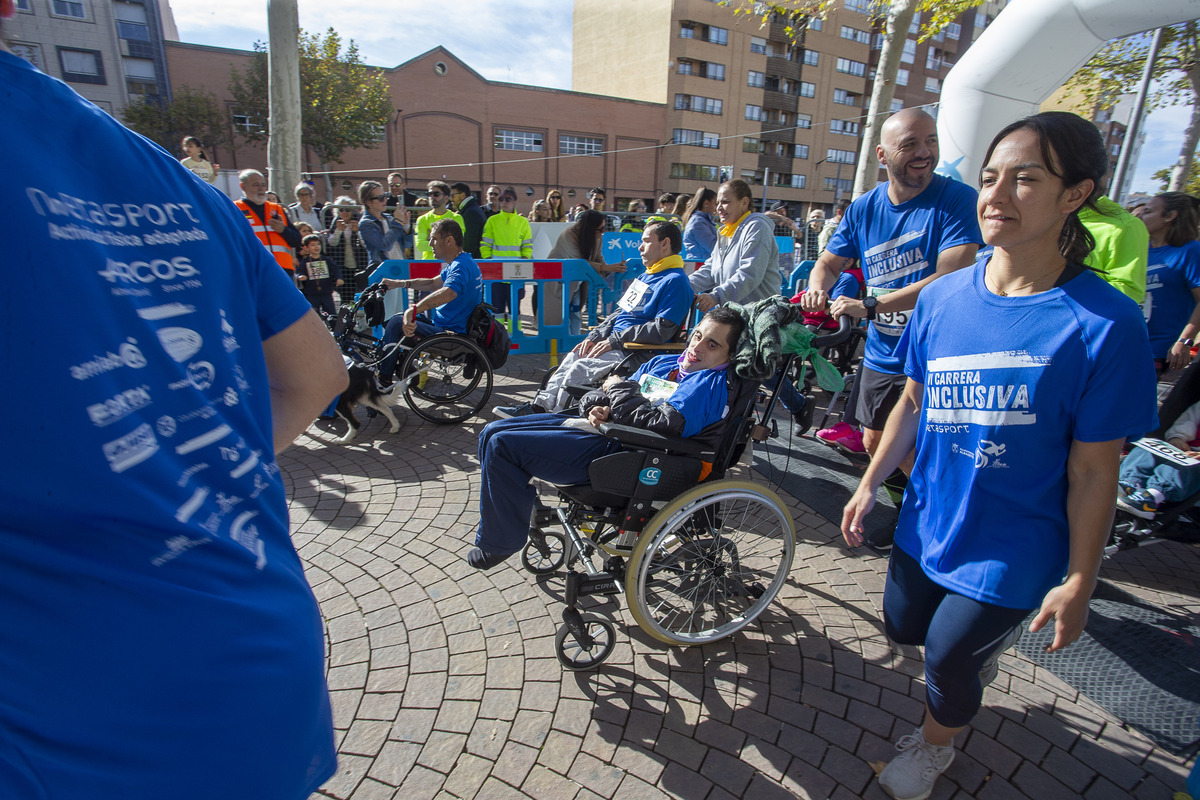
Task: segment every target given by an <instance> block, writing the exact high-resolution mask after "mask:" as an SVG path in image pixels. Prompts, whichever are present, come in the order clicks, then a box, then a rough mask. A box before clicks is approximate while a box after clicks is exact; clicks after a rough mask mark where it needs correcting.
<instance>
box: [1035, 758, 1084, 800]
mask: <svg viewBox="0 0 1200 800" xmlns="http://www.w3.org/2000/svg"><path fill="white" fill-rule="evenodd" d="M1041 767H1042V769H1044V770H1045V771H1046V772H1048V773H1050V774H1051V775H1053V776H1054V777H1055V778H1057V779H1058V780H1059V781H1061V782H1062V783H1063V784H1064V785H1065V786H1067V787H1068V788H1070V789H1071V790H1073V791H1074V792H1075V793H1076V794H1082V793H1083V790H1084V789H1086V788H1087V787H1088V786H1089V785H1091V783H1092V780H1093V779H1094V778H1095V777H1096V771H1095V770H1093V769H1092V768H1091V767H1089V766H1088V765H1086V764H1084V763H1083V762H1082V761H1080V760H1078V759H1077V758H1075V757H1074V756H1072V755H1070V754H1069V753H1067V752H1066V751H1064V750H1062V749H1060V748H1058V747H1051V748H1050V752H1049V753H1047V754H1046V757H1045V759H1043V760H1042V763H1041Z"/></svg>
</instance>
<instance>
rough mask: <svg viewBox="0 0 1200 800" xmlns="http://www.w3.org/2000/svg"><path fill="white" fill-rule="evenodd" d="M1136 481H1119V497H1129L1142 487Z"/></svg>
mask: <svg viewBox="0 0 1200 800" xmlns="http://www.w3.org/2000/svg"><path fill="white" fill-rule="evenodd" d="M1141 488H1142V487H1141V486H1138V485H1137V484H1136V483H1126V482H1125V481H1117V497H1127V496H1129V495H1131V494H1133V493H1134V492H1136V491H1137V490H1138V489H1141Z"/></svg>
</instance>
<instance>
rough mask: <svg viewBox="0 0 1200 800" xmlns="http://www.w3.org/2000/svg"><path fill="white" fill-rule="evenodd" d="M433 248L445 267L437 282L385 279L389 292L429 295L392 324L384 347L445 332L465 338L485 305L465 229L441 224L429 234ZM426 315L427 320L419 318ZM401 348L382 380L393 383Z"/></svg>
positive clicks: (384, 365) (388, 361)
mask: <svg viewBox="0 0 1200 800" xmlns="http://www.w3.org/2000/svg"><path fill="white" fill-rule="evenodd" d="M429 246H430V247H431V248H432V249H433V254H434V256H436V257H437V259H438V260H439V261H441V262H442V263H443V264H445V266H443V267H442V271H441V273H440V274H439V275H438V277H436V278H409V279H404V280H394V279H392V278H384V279H383V280H382V283H383V285H384V286H385V287H387V288H388V289H406V290H407V289H415V290H416V291H418V292H428V294H425V295H424V296H422V297H421V299H420V300H418V301H417V302H416V303H414V304H413V305H411V306H409V307H408V308H407V309H405V310H404V312H403V313H401V314H396V315H395V316H394V317H392V318H391V319H390V320H388V323H387V326H386V327H385V328H384V331H383V344H384V345H385V346H386V345H389V344H395V343H396V342H399V341H400V340H401V339H404V338H408V339H412V338H414V337H415V338H416V339H420V338H422V337H425V336H433V335H434V334H437V333H441V332H442V331H453V332H455V333H460V334H465V333H466V332H467V322H468V320H469V319H470V317H471V312H472V311H474V310H475V307H476V306H478V305H479V304H480V303H482V302H483V275H482V274H481V273H480V271H479V265H478V264H476V263H475V259H473V258H472V257H471V254H470V253H467V252H465V251H464V250H463V232H462V227H460V226H459V224H458V223H457V222H455V221H454V220H452V219H443V220H438V221H437V222H435V223H434V224H433V227H432V228H431V229H430V231H429ZM419 315H424V316H419ZM398 355H399V348H396V349H395V350H394V351H393V352H392V353H391V354H390V355H389V356H388V357H387V358H386V359H384V361H383V363H382V364H381V365H380V380H381V381H383V382H386V383H391V382H392V380H393V375H394V374H395V371H396V360H397V358H398Z"/></svg>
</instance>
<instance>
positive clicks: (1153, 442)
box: [1133, 439, 1200, 467]
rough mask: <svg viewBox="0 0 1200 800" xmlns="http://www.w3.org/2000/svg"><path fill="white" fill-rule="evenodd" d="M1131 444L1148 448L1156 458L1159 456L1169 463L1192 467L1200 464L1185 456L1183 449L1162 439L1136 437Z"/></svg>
mask: <svg viewBox="0 0 1200 800" xmlns="http://www.w3.org/2000/svg"><path fill="white" fill-rule="evenodd" d="M1133 446H1134V447H1140V448H1142V449H1143V450H1149V451H1150V452H1151V453H1153V454H1154V455H1155V457H1156V458H1161V459H1162V460H1163V461H1166V462H1167V463H1169V464H1177V465H1178V466H1181V467H1194V466H1196V465H1197V464H1200V461H1197V460H1196V459H1194V458H1191V457H1190V456H1185V455H1184V454H1183V451H1182V450H1180V449H1179V448H1178V447H1176V446H1175V445H1172V444H1167V443H1166V442H1164V441H1163V440H1162V439H1138V440H1137V441H1136V442H1134V443H1133Z"/></svg>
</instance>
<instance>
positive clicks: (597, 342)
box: [494, 220, 696, 417]
mask: <svg viewBox="0 0 1200 800" xmlns="http://www.w3.org/2000/svg"><path fill="white" fill-rule="evenodd" d="M682 247H683V235H682V234H681V233H680V232H679V227H678V226H677V225H675V223H673V222H666V221H662V220H660V221H659V222H654V223H651V224H650V225H647V226H646V229H645V230H644V231H642V243H641V245H640V246H639V247H638V252H639V253H641V255H642V263H643V264H645V265H646V272H645V273H644V274H642V275H639V276H638V277H637V280H635V281H633V283H632V284H631V285H630V286H629V289H628V290H627V291H626V292H625V294H624V295H622V297H621V300H620V301H619V302H618V303H617V306H618V307H619V308H620V309H621V310H620V311H618V312H617V313H616V314H613V315H612V316H611V317H609V318H608V319H606V320H604V322H602V323H600V324H599V325H597V326H596V327H595V328H592V331H591V333H589V334H588V335H587V338H585V339H584V340H583V341H582V342H580V343H579V344H577V345H576V346H575V348H574V349H573V350H571V352H570V353H567V356H566V358H564V359H563V360H562V363H561V364H559V366H558V369H557V370H555V371H554V374H553V375H551V376H550V380H549V382H547V384H546V388H545V389H543V390H542V391H540V392H538V394H537V397H535V398H534V400H533V402H532V403H523V404H521V405H519V406H497V407H496V408H495V409H494V411H495V413H496V416H498V417H521V416H526V415H528V414H544V413H546V412H547V411H551V412H558V411H562V410H563V407H564V406H565V405H566V404H567V401H568V400H569V399H570V398H569V395H568V394H567V391H566V387H567V386H572V385H576V386H595V385H596V384H598V383H599V382H600V381H601V380H602V379H603V378H604V376H606V375H608V373H610V372H611V371H612V370H613V369H615V368H616V366H617V365H618V364H620V363H621V362H622V361H624V360H625V359H626V358H627V357H628V356H629V354H630V353H629V351H627V350H626V349H625V345H626V344H652V345H653V344H663V343H665V342H669V341H671V340H672V339H674V338H675V335H676V334H677V333H678V332H679V330H680V328H682V327H683V325H684V324H685V323H686V321H687V320H686V319H685V318H686V317H687V313H688V311H690V310H691V307H692V300H693V299H694V298H695V296H696V294H695V292H693V291H692V284H691V283H690V282H689V281H688V277H687V273H686V272H684V269H683V257H682V256H680V255H679V251H680V249H681V248H682ZM638 363H639V362H636V361H635V362H634V363H632V364H628V365H626V368H625V369H626V370H632V369H633V368H634V367H635V366H637V365H638Z"/></svg>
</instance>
